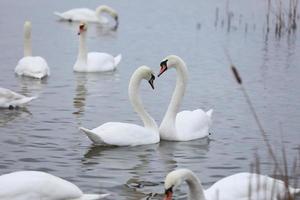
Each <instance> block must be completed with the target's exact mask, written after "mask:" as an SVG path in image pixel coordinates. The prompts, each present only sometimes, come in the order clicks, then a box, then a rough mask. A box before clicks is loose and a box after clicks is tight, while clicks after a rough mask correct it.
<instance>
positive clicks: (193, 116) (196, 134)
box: [176, 109, 212, 141]
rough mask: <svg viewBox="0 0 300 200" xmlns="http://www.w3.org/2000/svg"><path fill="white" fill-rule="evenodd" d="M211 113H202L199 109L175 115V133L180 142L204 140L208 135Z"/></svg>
mask: <svg viewBox="0 0 300 200" xmlns="http://www.w3.org/2000/svg"><path fill="white" fill-rule="evenodd" d="M211 114H212V111H208V113H207V112H204V111H203V110H201V109H197V110H193V111H189V110H184V111H181V112H179V113H177V116H176V132H177V135H178V138H179V139H180V140H181V141H188V140H193V139H198V138H204V137H207V136H208V135H209V132H208V129H209V127H210V125H211Z"/></svg>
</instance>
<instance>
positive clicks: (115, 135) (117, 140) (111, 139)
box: [80, 66, 159, 146]
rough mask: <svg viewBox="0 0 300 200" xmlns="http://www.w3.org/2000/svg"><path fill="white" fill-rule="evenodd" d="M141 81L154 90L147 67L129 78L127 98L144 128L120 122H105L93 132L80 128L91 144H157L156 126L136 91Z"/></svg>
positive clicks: (139, 69) (142, 67) (151, 74)
mask: <svg viewBox="0 0 300 200" xmlns="http://www.w3.org/2000/svg"><path fill="white" fill-rule="evenodd" d="M142 79H145V80H147V81H148V82H149V84H150V85H151V87H152V89H154V85H153V81H154V79H155V76H154V75H153V72H152V70H151V69H150V68H149V67H147V66H141V67H139V68H138V69H137V70H135V72H134V73H133V74H132V76H131V79H130V82H129V86H128V96H129V100H130V102H131V104H132V107H133V108H134V110H135V112H137V114H138V115H139V116H140V117H141V119H142V121H143V123H144V126H139V125H136V124H129V123H121V122H107V123H105V124H103V125H101V126H99V127H97V128H95V129H93V130H89V129H86V128H83V127H80V129H81V130H82V131H83V132H84V133H85V134H86V135H87V136H88V137H89V139H90V140H91V141H92V142H93V143H95V144H100V145H101V144H107V145H116V146H136V145H144V144H155V143H158V142H159V133H158V127H157V124H156V122H155V121H154V119H153V118H152V117H151V116H150V115H149V114H148V112H147V111H146V110H145V109H144V106H143V104H142V101H141V98H140V96H139V91H138V90H139V86H140V83H141V81H142Z"/></svg>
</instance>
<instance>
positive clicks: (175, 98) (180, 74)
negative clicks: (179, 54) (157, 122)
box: [163, 60, 188, 126]
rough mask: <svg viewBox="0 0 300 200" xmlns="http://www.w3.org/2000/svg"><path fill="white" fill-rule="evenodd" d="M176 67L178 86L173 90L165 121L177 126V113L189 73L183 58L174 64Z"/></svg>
mask: <svg viewBox="0 0 300 200" xmlns="http://www.w3.org/2000/svg"><path fill="white" fill-rule="evenodd" d="M174 67H175V69H176V87H175V90H174V92H173V95H172V99H171V102H170V104H169V107H168V110H167V112H166V114H165V117H164V119H163V122H164V121H165V120H167V121H171V122H172V124H173V125H174V126H175V119H176V115H177V113H178V110H179V107H180V104H181V100H182V98H183V96H184V93H185V88H186V83H187V78H188V73H187V67H186V65H185V63H184V62H183V61H182V60H178V62H177V64H176V65H174Z"/></svg>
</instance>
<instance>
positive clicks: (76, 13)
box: [54, 5, 119, 29]
mask: <svg viewBox="0 0 300 200" xmlns="http://www.w3.org/2000/svg"><path fill="white" fill-rule="evenodd" d="M103 13H107V14H109V15H110V16H111V17H112V18H113V19H114V20H115V23H116V24H115V27H114V28H115V29H116V28H117V27H118V25H119V19H118V13H117V11H115V10H114V9H112V8H111V7H109V6H107V5H101V6H99V7H97V8H96V10H91V9H89V8H75V9H71V10H68V11H65V12H63V13H59V12H54V14H55V15H56V16H58V17H59V18H60V20H66V21H69V22H73V21H77V22H81V21H85V22H92V23H100V24H108V22H109V19H108V18H106V17H104V16H103V15H102V14H103Z"/></svg>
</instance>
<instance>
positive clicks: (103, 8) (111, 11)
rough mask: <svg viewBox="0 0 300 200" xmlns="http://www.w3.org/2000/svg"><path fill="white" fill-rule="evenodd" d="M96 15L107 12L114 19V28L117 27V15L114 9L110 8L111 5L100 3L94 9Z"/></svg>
mask: <svg viewBox="0 0 300 200" xmlns="http://www.w3.org/2000/svg"><path fill="white" fill-rule="evenodd" d="M96 13H97V15H100V14H101V13H107V14H109V15H110V16H111V17H112V18H114V20H115V21H116V25H115V27H114V29H117V28H118V26H119V16H118V13H117V11H116V10H114V9H112V8H111V7H109V6H107V5H101V6H99V7H98V8H97V9H96Z"/></svg>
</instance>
